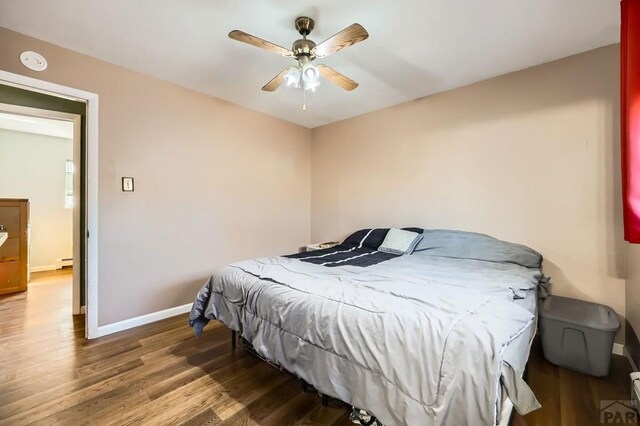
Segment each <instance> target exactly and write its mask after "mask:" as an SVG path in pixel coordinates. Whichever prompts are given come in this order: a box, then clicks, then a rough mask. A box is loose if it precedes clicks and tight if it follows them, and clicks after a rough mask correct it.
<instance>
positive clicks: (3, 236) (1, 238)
mask: <svg viewBox="0 0 640 426" xmlns="http://www.w3.org/2000/svg"><path fill="white" fill-rule="evenodd" d="M8 237H9V233H7V232H0V246H2V244H4V242H5V241H7V238H8Z"/></svg>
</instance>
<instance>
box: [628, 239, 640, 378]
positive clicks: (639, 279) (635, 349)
mask: <svg viewBox="0 0 640 426" xmlns="http://www.w3.org/2000/svg"><path fill="white" fill-rule="evenodd" d="M626 249H627V250H626V265H627V268H626V270H627V285H626V309H627V321H628V322H629V325H630V326H631V327H632V328H633V331H634V332H635V336H632V335H631V334H632V333H627V341H626V344H627V345H628V349H629V352H630V353H631V355H632V356H633V358H634V360H635V362H636V365H640V345H639V342H638V335H640V244H627V247H626Z"/></svg>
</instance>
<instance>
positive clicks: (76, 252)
mask: <svg viewBox="0 0 640 426" xmlns="http://www.w3.org/2000/svg"><path fill="white" fill-rule="evenodd" d="M0 112H3V113H8V114H14V115H23V116H27V117H40V118H47V119H50V120H60V121H69V122H72V123H73V167H74V170H81V165H82V164H83V163H85V162H86V160H85V159H84V158H81V152H82V151H81V146H80V145H81V137H80V133H81V132H82V127H81V126H82V125H81V122H82V117H81V116H80V115H79V114H71V113H68V112H60V111H52V110H48V109H40V108H31V107H25V106H22V105H14V104H3V103H0ZM60 171H61V172H62V169H60ZM81 179H82V177H81V176H80V173H74V175H73V193H74V194H75V197H82V198H83V199H84V197H85V194H82V193H81V192H80V190H81ZM81 205H82V203H79V202H75V203H74V205H73V240H72V241H73V263H74V266H75V267H74V268H73V286H72V288H73V304H72V313H73V315H78V314H80V313H81V312H80V311H81V306H80V283H81V276H80V271H81V269H82V268H80V267H79V265H80V263H82V262H83V260H82V259H81V258H80V253H81V251H80V247H81V244H82V243H83V241H82V239H81V233H82V229H81V226H82V222H81V220H80V218H81V210H80V207H81ZM27 273H28V274H29V275H30V272H29V271H27ZM85 281H86V277H85Z"/></svg>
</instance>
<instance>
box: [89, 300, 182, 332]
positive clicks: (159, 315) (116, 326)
mask: <svg viewBox="0 0 640 426" xmlns="http://www.w3.org/2000/svg"><path fill="white" fill-rule="evenodd" d="M192 305H193V303H187V304H186V305H182V306H176V307H175V308H169V309H165V310H163V311H157V312H152V313H150V314H146V315H140V316H139V317H134V318H129V319H127V320H123V321H118V322H114V323H113V324H107V325H101V326H99V327H98V333H97V335H96V336H95V337H102V336H106V335H107V334H113V333H117V332H119V331H124V330H128V329H130V328H133V327H138V326H140V325H145V324H149V323H151V322H155V321H160V320H162V319H165V318H170V317H174V316H176V315H180V314H184V313H186V312H189V311H191V306H192Z"/></svg>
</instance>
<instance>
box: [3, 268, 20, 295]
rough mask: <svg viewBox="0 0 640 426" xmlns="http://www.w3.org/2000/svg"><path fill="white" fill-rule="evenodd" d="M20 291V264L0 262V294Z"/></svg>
mask: <svg viewBox="0 0 640 426" xmlns="http://www.w3.org/2000/svg"><path fill="white" fill-rule="evenodd" d="M16 291H20V263H19V262H18V261H16V260H14V261H11V262H0V294H3V293H15V292H16Z"/></svg>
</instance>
